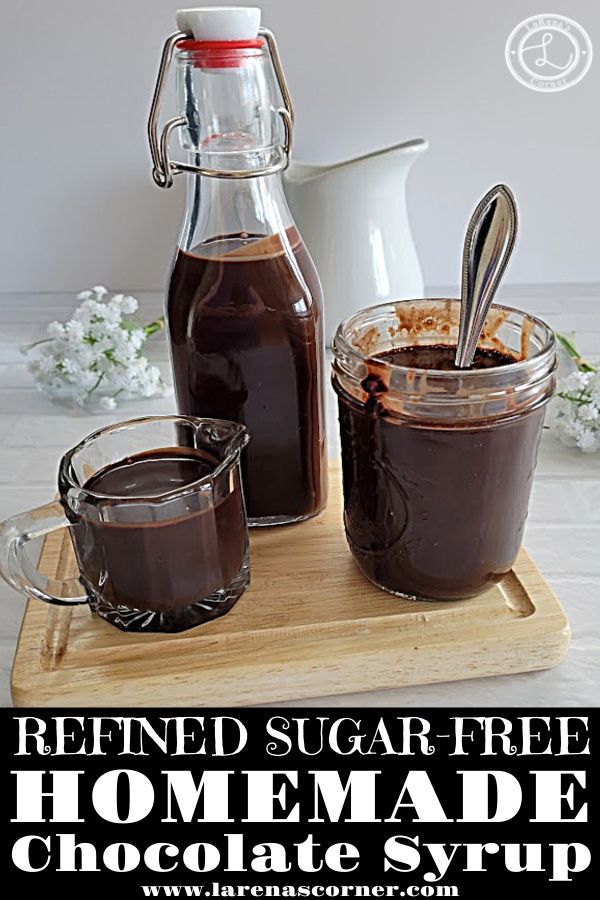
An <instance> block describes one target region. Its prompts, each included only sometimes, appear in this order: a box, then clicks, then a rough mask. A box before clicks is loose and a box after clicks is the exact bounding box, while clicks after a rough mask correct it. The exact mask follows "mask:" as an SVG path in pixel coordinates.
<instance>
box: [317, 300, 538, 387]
mask: <svg viewBox="0 0 600 900" xmlns="http://www.w3.org/2000/svg"><path fill="white" fill-rule="evenodd" d="M447 302H451V303H456V304H460V302H461V301H460V300H459V299H458V298H457V297H416V298H411V299H409V298H406V299H402V300H393V301H387V302H385V303H377V304H375V305H374V306H368V307H365V308H364V309H361V310H359V311H358V312H356V313H353V315H351V316H349V317H348V318H347V319H344V321H343V322H341V323H340V324H339V325H338V327H337V329H336V332H335V337H334V339H333V344H332V348H333V352H334V355H335V356H336V357H339V356H340V355H345V356H349V357H350V358H351V359H353V360H354V361H355V362H357V363H364V362H366V361H369V360H377V362H378V363H380V364H381V365H384V366H386V367H388V368H389V369H390V370H391V371H392V372H393V371H397V372H399V373H402V374H404V373H408V372H418V373H423V372H426V373H427V375H428V377H429V378H431V377H434V378H436V379H437V378H438V377H439V378H440V379H444V378H456V375H457V372H460V375H461V378H462V377H465V378H478V377H479V378H481V376H482V374H484V373H485V374H488V375H489V372H490V370H489V369H459V370H456V369H455V370H441V369H440V370H432V369H421V368H418V367H417V366H403V365H400V364H399V363H395V362H389V361H388V360H386V359H382V358H381V357H378V356H377V354H366V353H363V352H361V351H360V350H359V349H358V348H357V347H356V346H354V345H353V344H352V343H351V342H350V341H349V340H348V339H347V338H346V333H347V332H348V330H349V329H350V328H352V327H353V325H356V324H357V323H358V320H359V319H360V318H361V317H364V316H365V315H366V314H371V315H373V314H376V313H377V312H382V313H383V312H388V313H391V312H393V311H395V309H396V307H397V306H398V305H401V304H407V305H409V304H411V303H412V304H415V303H447ZM490 309H492V310H501V311H503V312H506V313H508V314H509V315H510V313H516V314H517V315H521V316H523V317H524V319H528V320H529V321H530V322H532V323H533V324H534V325H535V326H537V327H538V328H539V329H540V330H541V332H542V335H543V343H542V346H541V347H540V349H539V350H537V351H536V352H535V353H533V354H532V355H531V356H529V357H527V358H526V359H519V360H515V361H514V362H509V363H506V364H505V365H503V366H502V369H503V370H504V371H505V372H508V371H510V372H514V373H519V372H521V371H522V370H523V369H526V368H527V367H530V366H531V365H532V364H537V365H539V363H540V362H543V361H544V359H545V358H547V359H548V362H551V361H553V359H554V354H555V350H556V338H555V335H554V331H553V330H552V328H550V326H549V325H547V324H546V322H544V321H543V319H540V318H538V317H537V316H534V315H532V314H531V313H528V312H525V311H524V310H522V309H519V308H518V307H515V306H508V305H506V304H503V303H493V304H492V306H491V307H490Z"/></svg>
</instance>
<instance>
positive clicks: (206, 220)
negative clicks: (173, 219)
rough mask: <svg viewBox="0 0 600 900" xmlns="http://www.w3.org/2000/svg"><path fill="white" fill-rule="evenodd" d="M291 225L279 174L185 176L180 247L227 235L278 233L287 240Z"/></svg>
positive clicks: (196, 245) (243, 237) (253, 235)
mask: <svg viewBox="0 0 600 900" xmlns="http://www.w3.org/2000/svg"><path fill="white" fill-rule="evenodd" d="M293 226H294V221H293V219H292V214H291V212H290V209H289V207H288V204H287V200H286V197H285V194H284V191H283V183H282V180H281V175H280V174H274V175H260V176H257V177H255V178H232V179H228V178H209V177H206V176H203V175H192V174H190V175H188V176H187V202H186V213H185V219H184V222H183V228H182V232H181V237H180V242H179V246H180V247H181V249H182V250H186V251H191V250H193V249H194V248H195V247H198V245H200V244H206V243H207V242H210V241H214V240H215V239H221V238H230V237H231V238H242V239H244V240H245V239H246V238H251V239H253V238H264V237H269V236H270V235H280V236H281V237H282V238H283V239H284V242H287V238H286V237H285V236H286V235H288V233H289V232H290V230H291V229H292V228H293Z"/></svg>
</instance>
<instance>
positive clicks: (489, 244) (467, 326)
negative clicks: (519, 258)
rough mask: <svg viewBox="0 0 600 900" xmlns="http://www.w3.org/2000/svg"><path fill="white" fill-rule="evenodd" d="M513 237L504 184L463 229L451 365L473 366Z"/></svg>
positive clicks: (511, 201)
mask: <svg viewBox="0 0 600 900" xmlns="http://www.w3.org/2000/svg"><path fill="white" fill-rule="evenodd" d="M516 236H517V207H516V204H515V198H514V197H513V195H512V193H511V191H510V190H509V189H508V188H507V187H506V185H505V184H497V185H496V187H493V188H492V189H491V191H488V193H487V194H486V195H485V197H483V199H482V200H480V202H479V203H478V205H477V208H476V209H475V212H474V213H473V215H472V216H471V220H470V222H469V225H468V227H467V233H466V235H465V243H464V246H463V258H462V284H461V304H460V326H459V331H458V343H457V345H456V358H455V360H454V365H455V366H456V367H457V368H459V369H468V368H470V367H471V366H472V364H473V358H474V356H475V350H476V349H477V342H478V340H479V336H480V334H481V330H482V328H483V325H484V323H485V317H486V316H487V313H488V310H489V308H490V306H491V304H492V300H493V299H494V295H495V293H496V289H497V288H498V285H499V284H500V280H501V278H502V276H503V274H504V270H505V269H506V266H507V264H508V260H509V259H510V255H511V253H512V250H513V247H514V245H515V238H516Z"/></svg>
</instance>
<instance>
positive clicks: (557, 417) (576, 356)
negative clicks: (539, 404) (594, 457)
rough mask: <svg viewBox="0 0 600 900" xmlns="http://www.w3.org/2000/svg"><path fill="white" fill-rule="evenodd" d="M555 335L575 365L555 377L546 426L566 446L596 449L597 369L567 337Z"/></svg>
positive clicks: (599, 421)
mask: <svg viewBox="0 0 600 900" xmlns="http://www.w3.org/2000/svg"><path fill="white" fill-rule="evenodd" d="M556 337H557V339H558V341H559V343H560V344H561V346H562V347H563V348H564V349H565V350H566V352H567V353H568V355H569V357H570V359H571V360H572V361H573V363H574V365H575V368H574V369H573V371H571V372H570V373H569V374H568V375H566V377H564V378H561V379H560V380H559V383H558V390H557V393H556V397H555V399H554V402H553V405H552V410H551V419H550V427H551V429H552V431H553V432H554V433H555V434H556V436H557V437H558V439H559V440H560V441H561V442H562V443H563V444H565V445H566V446H568V447H578V448H579V450H581V451H583V452H584V453H594V452H595V451H596V450H598V449H600V371H599V369H598V367H597V366H595V365H593V364H592V363H590V362H589V361H588V360H586V359H584V357H583V356H581V354H580V353H579V352H578V350H577V348H576V347H575V344H574V342H573V340H572V339H571V338H569V337H566V336H565V335H563V334H557V335H556Z"/></svg>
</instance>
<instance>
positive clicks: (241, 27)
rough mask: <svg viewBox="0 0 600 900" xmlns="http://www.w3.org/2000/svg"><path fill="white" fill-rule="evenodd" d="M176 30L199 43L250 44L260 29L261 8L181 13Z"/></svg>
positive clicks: (197, 10)
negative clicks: (248, 42)
mask: <svg viewBox="0 0 600 900" xmlns="http://www.w3.org/2000/svg"><path fill="white" fill-rule="evenodd" d="M177 27H178V28H179V30H180V31H185V32H188V33H190V32H191V34H192V35H193V37H194V40H196V41H248V40H252V39H253V38H255V37H256V36H257V34H258V29H259V28H260V9H259V7H258V6H205V7H201V8H199V9H178V10H177Z"/></svg>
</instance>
